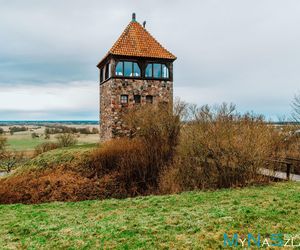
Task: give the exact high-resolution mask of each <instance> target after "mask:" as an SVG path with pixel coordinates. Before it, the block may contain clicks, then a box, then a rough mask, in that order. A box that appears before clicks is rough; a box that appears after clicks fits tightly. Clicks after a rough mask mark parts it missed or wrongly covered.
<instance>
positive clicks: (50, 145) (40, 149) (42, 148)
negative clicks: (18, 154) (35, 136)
mask: <svg viewBox="0 0 300 250" xmlns="http://www.w3.org/2000/svg"><path fill="white" fill-rule="evenodd" d="M56 148H58V144H57V143H54V142H44V143H42V144H40V145H37V146H36V147H35V149H34V156H37V155H39V154H42V153H45V152H47V151H50V150H53V149H56Z"/></svg>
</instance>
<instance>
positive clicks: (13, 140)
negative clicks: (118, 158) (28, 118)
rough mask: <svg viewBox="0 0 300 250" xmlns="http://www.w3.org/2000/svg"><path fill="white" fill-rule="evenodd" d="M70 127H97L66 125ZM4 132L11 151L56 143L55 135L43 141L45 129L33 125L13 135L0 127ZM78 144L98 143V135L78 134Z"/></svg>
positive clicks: (96, 126) (27, 149)
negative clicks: (37, 135) (37, 136)
mask: <svg viewBox="0 0 300 250" xmlns="http://www.w3.org/2000/svg"><path fill="white" fill-rule="evenodd" d="M68 126H70V127H80V128H83V127H89V128H93V127H95V128H98V125H80V126H79V125H68ZM1 127H2V128H3V129H4V130H5V131H6V134H5V137H6V138H7V143H8V148H9V149H11V150H17V151H32V150H34V148H35V147H36V146H37V145H39V144H41V143H44V142H49V141H53V142H54V141H56V138H55V137H56V135H55V134H54V135H51V136H50V139H47V140H46V139H44V136H43V134H44V131H45V127H44V126H41V127H36V126H33V125H30V126H26V127H29V130H28V131H24V132H16V133H14V134H13V135H10V134H9V133H8V131H9V127H8V126H1ZM32 133H37V134H39V135H40V137H39V138H34V139H33V138H32V137H31V134H32ZM77 140H78V144H79V145H82V144H93V143H98V142H99V135H98V134H89V135H83V134H80V135H79V137H78V138H77Z"/></svg>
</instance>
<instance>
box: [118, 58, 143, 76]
mask: <svg viewBox="0 0 300 250" xmlns="http://www.w3.org/2000/svg"><path fill="white" fill-rule="evenodd" d="M116 76H127V77H140V76H141V69H140V67H139V65H138V64H137V63H136V62H130V61H120V62H118V63H117V65H116Z"/></svg>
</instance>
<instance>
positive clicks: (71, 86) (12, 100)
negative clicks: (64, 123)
mask: <svg viewBox="0 0 300 250" xmlns="http://www.w3.org/2000/svg"><path fill="white" fill-rule="evenodd" d="M98 92H99V90H98V84H97V83H96V82H91V81H79V82H70V83H48V84H44V85H40V86H37V85H4V86H1V85H0V107H1V110H0V112H1V111H5V114H6V117H9V118H6V117H1V120H5V119H11V118H10V117H11V115H8V114H9V113H21V114H22V116H23V118H24V119H29V118H30V119H31V118H34V117H35V119H42V118H43V119H44V118H46V117H47V114H48V113H49V112H50V114H48V116H49V118H48V119H52V118H53V117H57V113H58V114H59V115H60V116H63V115H64V116H65V117H70V115H69V113H71V114H73V113H74V112H75V113H78V114H81V115H83V116H85V115H84V113H87V114H88V115H90V114H92V115H93V117H90V118H94V119H95V114H97V113H98V110H99V94H98ZM26 113H28V117H26ZM60 118H62V119H63V117H60ZM46 119H47V118H46ZM77 119H80V117H77Z"/></svg>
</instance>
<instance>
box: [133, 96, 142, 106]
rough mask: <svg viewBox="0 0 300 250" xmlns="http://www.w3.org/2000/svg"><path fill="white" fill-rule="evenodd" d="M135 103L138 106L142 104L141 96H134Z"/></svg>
mask: <svg viewBox="0 0 300 250" xmlns="http://www.w3.org/2000/svg"><path fill="white" fill-rule="evenodd" d="M134 103H136V104H138V103H141V96H140V95H134Z"/></svg>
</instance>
